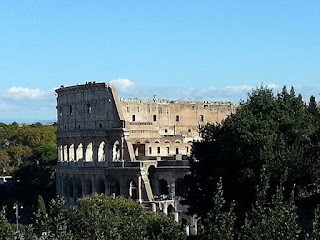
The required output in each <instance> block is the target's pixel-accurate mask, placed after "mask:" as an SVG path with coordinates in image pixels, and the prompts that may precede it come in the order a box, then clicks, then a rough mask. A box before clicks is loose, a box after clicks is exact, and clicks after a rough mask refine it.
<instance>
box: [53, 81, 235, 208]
mask: <svg viewBox="0 0 320 240" xmlns="http://www.w3.org/2000/svg"><path fill="white" fill-rule="evenodd" d="M56 93H57V112H58V131H57V142H58V158H59V159H58V166H57V169H56V172H57V193H58V194H59V195H61V196H64V197H65V198H66V200H67V202H68V203H69V204H74V203H75V201H76V199H77V198H78V197H81V196H83V195H88V194H91V193H93V192H98V193H104V194H107V195H110V194H116V195H118V194H121V195H124V196H125V197H129V198H132V199H135V200H137V201H139V202H144V203H145V204H148V203H152V202H153V203H155V202H157V203H159V204H162V205H163V211H167V210H168V208H170V206H171V208H173V209H174V210H175V211H182V210H183V209H179V206H178V204H177V202H178V200H179V196H181V195H182V194H183V193H184V191H185V185H184V182H183V177H184V176H185V174H187V173H188V170H189V166H188V157H189V155H190V150H191V145H192V141H194V140H199V139H200V136H199V132H198V128H199V125H204V124H206V123H216V122H221V120H223V119H225V117H226V116H227V115H229V114H230V113H232V112H233V111H234V110H235V106H234V105H233V104H231V103H222V102H175V101H167V100H163V99H153V100H148V99H120V100H119V99H118V97H117V95H116V92H115V89H114V88H113V87H112V86H110V85H108V84H106V83H95V82H88V83H86V84H81V85H76V86H69V87H64V86H61V87H60V88H59V89H57V90H56ZM162 205H161V206H162Z"/></svg>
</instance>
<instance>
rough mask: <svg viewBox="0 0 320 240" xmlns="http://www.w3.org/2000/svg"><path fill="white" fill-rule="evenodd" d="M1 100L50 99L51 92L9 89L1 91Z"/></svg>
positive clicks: (19, 88)
mask: <svg viewBox="0 0 320 240" xmlns="http://www.w3.org/2000/svg"><path fill="white" fill-rule="evenodd" d="M2 95H3V98H5V99H12V100H41V99H47V98H50V97H52V96H54V95H53V90H40V89H37V88H36V89H31V88H23V87H11V88H9V89H7V90H5V91H3V94H2Z"/></svg>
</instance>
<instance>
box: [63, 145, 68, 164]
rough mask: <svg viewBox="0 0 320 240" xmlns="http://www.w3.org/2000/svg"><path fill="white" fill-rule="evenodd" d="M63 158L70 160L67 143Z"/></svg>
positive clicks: (64, 147)
mask: <svg viewBox="0 0 320 240" xmlns="http://www.w3.org/2000/svg"><path fill="white" fill-rule="evenodd" d="M63 160H64V161H68V146H67V145H64V146H63Z"/></svg>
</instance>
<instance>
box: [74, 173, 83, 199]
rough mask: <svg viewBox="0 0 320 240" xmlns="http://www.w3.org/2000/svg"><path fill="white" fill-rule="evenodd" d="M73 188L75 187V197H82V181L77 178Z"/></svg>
mask: <svg viewBox="0 0 320 240" xmlns="http://www.w3.org/2000/svg"><path fill="white" fill-rule="evenodd" d="M75 187H76V192H75V197H76V198H81V197H82V181H81V179H80V178H77V180H76V181H75Z"/></svg>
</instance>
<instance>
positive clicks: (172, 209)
mask: <svg viewBox="0 0 320 240" xmlns="http://www.w3.org/2000/svg"><path fill="white" fill-rule="evenodd" d="M167 211H168V214H173V213H174V212H175V208H174V207H173V206H172V204H169V206H168V210H167Z"/></svg>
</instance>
